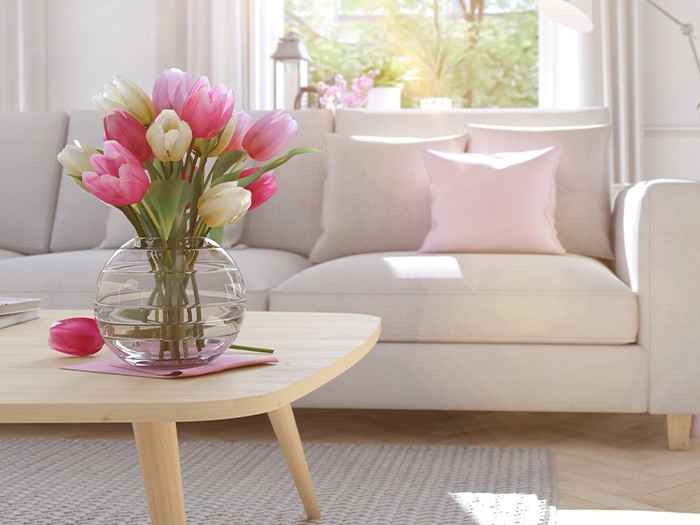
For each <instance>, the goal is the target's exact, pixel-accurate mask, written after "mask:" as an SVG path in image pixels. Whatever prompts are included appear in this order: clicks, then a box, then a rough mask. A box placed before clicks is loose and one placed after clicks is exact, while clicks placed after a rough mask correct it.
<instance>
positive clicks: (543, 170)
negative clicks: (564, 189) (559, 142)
mask: <svg viewBox="0 0 700 525" xmlns="http://www.w3.org/2000/svg"><path fill="white" fill-rule="evenodd" d="M559 153H560V148H559V146H552V147H549V148H545V149H540V150H532V151H519V152H508V153H495V154H488V155H487V154H480V153H446V152H439V151H434V150H429V149H426V150H423V159H424V161H425V165H426V168H427V171H428V175H429V177H430V181H431V195H432V205H431V217H432V229H431V230H430V232H428V235H427V236H426V238H425V240H424V241H423V245H422V246H421V248H420V251H421V252H484V253H549V254H562V253H565V250H564V248H563V247H562V245H561V243H560V242H559V239H558V238H557V230H556V228H555V226H554V209H555V207H556V186H555V178H554V175H555V173H556V169H557V164H558V162H559Z"/></svg>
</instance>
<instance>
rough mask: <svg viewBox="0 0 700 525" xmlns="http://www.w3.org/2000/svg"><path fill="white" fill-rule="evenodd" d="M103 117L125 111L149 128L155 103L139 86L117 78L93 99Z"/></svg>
mask: <svg viewBox="0 0 700 525" xmlns="http://www.w3.org/2000/svg"><path fill="white" fill-rule="evenodd" d="M92 101H93V102H94V103H95V105H96V106H97V109H98V110H99V111H100V113H101V114H102V116H103V117H106V116H107V115H109V114H110V113H111V112H112V111H114V110H115V109H123V110H124V111H126V112H127V113H130V114H131V115H133V116H134V117H136V118H137V119H138V121H139V122H141V124H143V125H144V126H148V125H149V124H150V123H151V122H153V117H154V116H155V115H154V112H153V101H152V100H151V97H149V96H148V94H147V93H146V92H145V91H144V90H143V89H141V88H140V87H139V86H137V85H136V84H134V83H133V82H131V81H130V80H129V79H126V78H124V77H122V76H119V75H117V76H115V77H114V79H113V80H112V82H111V83H109V84H106V85H105V89H104V92H103V93H100V94H98V95H95V96H94V97H92Z"/></svg>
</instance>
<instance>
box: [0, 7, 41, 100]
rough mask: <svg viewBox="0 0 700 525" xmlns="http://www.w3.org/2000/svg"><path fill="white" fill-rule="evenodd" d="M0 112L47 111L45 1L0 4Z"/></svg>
mask: <svg viewBox="0 0 700 525" xmlns="http://www.w3.org/2000/svg"><path fill="white" fill-rule="evenodd" d="M0 28H1V29H2V32H1V33H0V59H1V60H2V69H3V72H2V76H1V77H0V110H1V111H40V110H45V109H48V83H47V45H46V44H47V42H46V0H0Z"/></svg>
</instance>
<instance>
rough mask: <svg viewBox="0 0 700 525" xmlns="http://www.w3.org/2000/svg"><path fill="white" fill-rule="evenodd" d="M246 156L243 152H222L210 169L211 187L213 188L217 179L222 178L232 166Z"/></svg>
mask: <svg viewBox="0 0 700 525" xmlns="http://www.w3.org/2000/svg"><path fill="white" fill-rule="evenodd" d="M246 156H247V154H246V152H245V151H237V150H230V151H224V152H223V153H222V154H221V155H219V157H218V158H217V159H216V162H215V163H214V167H212V169H211V174H212V178H211V180H212V185H213V186H215V185H216V184H218V183H217V179H219V178H220V177H222V176H223V175H224V174H225V173H226V172H227V171H228V170H229V169H231V167H232V166H234V165H235V164H237V163H239V162H240V161H242V160H243V159H244V158H245V157H246Z"/></svg>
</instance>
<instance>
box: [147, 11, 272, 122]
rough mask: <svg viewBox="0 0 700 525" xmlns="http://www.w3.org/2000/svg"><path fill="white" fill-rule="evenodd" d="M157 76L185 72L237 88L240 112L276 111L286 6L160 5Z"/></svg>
mask: <svg viewBox="0 0 700 525" xmlns="http://www.w3.org/2000/svg"><path fill="white" fill-rule="evenodd" d="M154 9H155V13H154V14H155V16H154V19H155V20H158V21H159V22H158V24H157V26H156V28H155V31H154V34H153V35H154V43H153V45H154V51H155V62H156V64H155V65H156V70H157V71H161V70H163V69H165V68H167V67H179V68H181V69H184V70H187V71H189V72H190V73H192V74H193V76H195V75H207V76H208V77H209V79H210V80H211V81H212V82H215V83H223V84H226V85H227V86H228V87H230V88H232V89H233V91H234V95H235V97H236V101H235V105H236V107H237V108H240V109H270V108H272V59H270V56H271V55H272V54H273V53H274V50H275V48H276V46H277V39H278V38H279V37H280V36H282V34H283V26H284V2H283V0H236V1H231V0H155V4H154Z"/></svg>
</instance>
